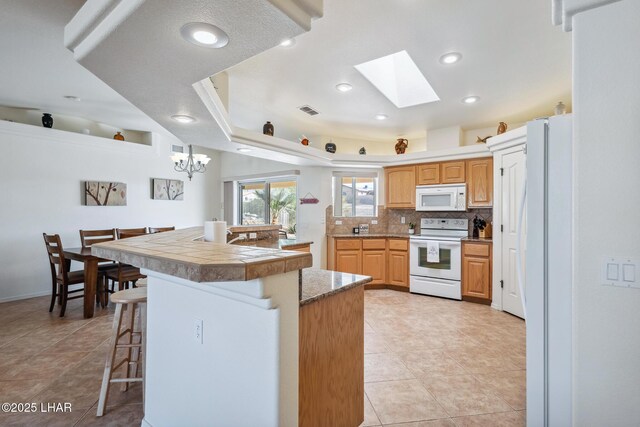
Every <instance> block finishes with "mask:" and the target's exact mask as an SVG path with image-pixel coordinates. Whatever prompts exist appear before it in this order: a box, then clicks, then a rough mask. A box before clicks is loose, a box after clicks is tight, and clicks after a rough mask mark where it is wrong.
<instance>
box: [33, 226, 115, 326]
mask: <svg viewBox="0 0 640 427" xmlns="http://www.w3.org/2000/svg"><path fill="white" fill-rule="evenodd" d="M42 237H43V238H44V244H45V246H46V248H47V255H48V256H49V265H50V267H51V286H52V289H51V304H49V312H52V311H53V307H54V306H55V302H56V298H59V299H60V305H61V308H60V317H63V316H64V313H65V311H66V309H67V301H68V300H70V299H76V298H83V297H84V286H83V287H82V288H80V289H74V290H69V286H70V285H78V284H80V283H84V270H77V271H70V270H71V260H68V259H66V258H65V257H64V250H63V248H62V241H61V240H60V236H59V235H57V234H52V235H48V234H47V233H42ZM103 283H104V281H103V273H101V272H98V288H99V289H98V290H97V293H100V292H101V291H102V287H101V284H103ZM80 292H82V294H80V295H74V296H69V294H77V293H80Z"/></svg>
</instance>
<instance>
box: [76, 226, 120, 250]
mask: <svg viewBox="0 0 640 427" xmlns="http://www.w3.org/2000/svg"><path fill="white" fill-rule="evenodd" d="M111 240H116V229H115V228H110V229H106V230H80V242H81V243H82V247H83V248H90V247H91V246H92V245H93V244H95V243H102V242H110V241H111Z"/></svg>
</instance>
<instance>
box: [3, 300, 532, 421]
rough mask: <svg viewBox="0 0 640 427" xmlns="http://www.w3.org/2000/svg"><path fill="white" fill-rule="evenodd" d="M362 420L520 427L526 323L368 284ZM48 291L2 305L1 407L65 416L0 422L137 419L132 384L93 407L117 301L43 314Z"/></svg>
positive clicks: (76, 304) (136, 389) (8, 417)
mask: <svg viewBox="0 0 640 427" xmlns="http://www.w3.org/2000/svg"><path fill="white" fill-rule="evenodd" d="M365 295H366V297H365V298H366V300H365V301H366V302H365V394H366V396H365V422H364V423H363V425H364V426H376V425H401V426H404V427H427V426H429V427H439V426H509V427H510V426H524V423H525V421H524V418H525V414H524V409H525V371H524V368H525V363H524V362H525V359H524V355H525V342H524V322H522V321H521V320H519V319H517V318H515V317H512V316H509V315H507V314H504V313H499V312H496V311H494V310H491V309H490V308H489V307H486V306H481V305H477V304H470V303H465V302H456V301H449V300H443V299H439V298H431V297H426V296H419V295H411V294H406V293H400V292H394V291H389V290H376V291H373V290H368V291H367V292H366V293H365ZM47 308H48V297H42V298H32V299H28V300H22V301H16V302H10V303H3V304H0V403H3V402H37V403H38V405H39V404H40V403H56V402H61V403H64V402H68V403H71V405H72V411H71V412H70V413H69V412H67V413H42V412H40V411H39V410H40V408H38V412H36V413H32V414H24V413H23V414H10V413H2V412H0V425H1V426H41V425H42V426H44V425H46V426H102V425H109V426H116V425H117V426H129V425H135V426H138V425H140V421H141V419H142V415H143V413H142V393H141V389H140V386H139V385H138V384H136V385H134V386H133V387H132V388H131V389H130V390H129V391H127V392H121V391H120V389H119V388H118V387H113V388H112V392H111V394H110V397H109V403H108V405H109V407H108V409H107V413H106V415H105V416H104V417H102V418H97V417H96V416H95V414H96V404H97V400H98V392H99V389H100V384H101V378H102V369H103V367H104V360H105V354H106V349H107V344H108V339H109V336H110V333H111V321H112V319H113V307H110V308H109V309H105V310H101V309H97V310H96V316H95V317H94V318H93V319H83V318H82V302H81V301H80V300H75V301H71V302H70V303H69V307H68V308H67V315H66V316H65V317H64V318H63V319H60V318H59V317H58V316H57V315H56V314H55V312H54V313H53V314H49V313H48V311H47Z"/></svg>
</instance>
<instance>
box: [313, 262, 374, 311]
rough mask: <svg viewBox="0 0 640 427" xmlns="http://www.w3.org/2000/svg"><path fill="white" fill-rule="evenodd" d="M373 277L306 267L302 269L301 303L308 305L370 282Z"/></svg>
mask: <svg viewBox="0 0 640 427" xmlns="http://www.w3.org/2000/svg"><path fill="white" fill-rule="evenodd" d="M370 281H371V277H369V276H360V275H358V274H351V273H339V272H337V271H330V270H321V269H318V268H305V269H304V270H302V284H301V286H302V289H301V298H300V305H301V306H303V305H306V304H309V303H312V302H314V301H318V300H320V299H322V298H326V297H328V296H331V295H334V294H337V293H339V292H344V291H346V290H349V289H351V288H355V287H357V286H362V285H364V284H365V283H369V282H370Z"/></svg>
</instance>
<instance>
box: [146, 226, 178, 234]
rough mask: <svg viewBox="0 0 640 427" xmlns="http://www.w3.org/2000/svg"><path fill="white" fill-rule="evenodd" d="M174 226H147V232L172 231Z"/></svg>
mask: <svg viewBox="0 0 640 427" xmlns="http://www.w3.org/2000/svg"><path fill="white" fill-rule="evenodd" d="M175 229H176V227H149V233H150V234H154V233H164V232H165V231H173V230H175Z"/></svg>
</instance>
